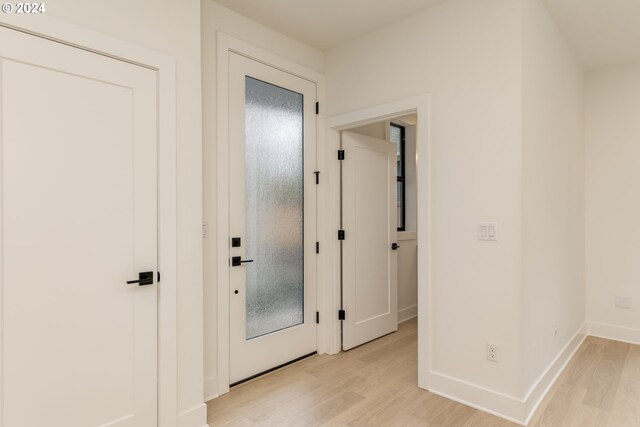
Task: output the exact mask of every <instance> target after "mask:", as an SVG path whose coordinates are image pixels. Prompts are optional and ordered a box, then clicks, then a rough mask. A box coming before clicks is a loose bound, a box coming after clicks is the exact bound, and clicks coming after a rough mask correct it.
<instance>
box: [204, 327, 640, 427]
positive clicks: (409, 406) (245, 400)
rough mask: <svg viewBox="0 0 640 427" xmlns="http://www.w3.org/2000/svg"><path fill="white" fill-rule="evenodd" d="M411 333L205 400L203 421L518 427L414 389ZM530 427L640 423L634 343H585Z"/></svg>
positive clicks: (638, 349) (639, 355)
mask: <svg viewBox="0 0 640 427" xmlns="http://www.w3.org/2000/svg"><path fill="white" fill-rule="evenodd" d="M416 328H417V324H416V321H415V319H414V320H411V321H408V322H405V323H403V324H402V325H400V329H399V330H398V332H396V333H394V334H390V335H387V336H385V337H383V338H380V339H378V340H376V341H373V342H370V343H368V344H365V345H363V346H360V347H358V348H355V349H353V350H350V351H348V352H343V353H340V354H338V355H335V356H328V355H322V356H313V357H311V358H308V359H305V360H302V361H300V362H297V363H295V364H293V365H291V366H288V367H285V368H283V369H280V370H278V371H275V372H272V373H270V374H267V375H264V376H262V377H259V378H257V379H255V380H252V381H250V382H247V383H244V384H242V385H239V386H237V387H234V388H233V389H232V390H231V392H230V393H228V394H226V395H224V396H221V397H219V398H218V399H215V400H212V401H211V402H209V403H208V419H209V425H210V426H212V427H213V426H238V427H243V426H258V425H259V426H390V427H401V426H402V427H404V426H439V427H449V426H451V427H507V426H508V427H511V426H515V425H516V424H513V423H510V422H508V421H505V420H503V419H500V418H497V417H495V416H492V415H489V414H486V413H484V412H481V411H478V410H475V409H473V408H470V407H468V406H465V405H462V404H459V403H457V402H453V401H451V400H448V399H445V398H443V397H440V396H437V395H435V394H432V393H429V392H427V391H424V390H421V389H418V387H417V380H416V379H417V342H416V341H417V333H416ZM530 426H533V427H550V426H553V427H559V426H567V427H571V426H576V427H600V426H602V427H640V346H633V345H630V344H624V343H619V342H614V341H608V340H604V339H600V338H592V337H589V338H587V340H586V341H585V342H584V344H583V345H582V347H581V348H580V349H579V350H578V353H577V354H576V356H575V358H574V359H573V361H572V362H571V363H570V364H569V366H568V367H567V369H566V370H565V372H564V373H563V375H562V376H561V378H560V379H559V380H558V383H557V384H556V385H555V386H554V388H553V389H552V390H551V392H550V393H549V395H548V396H547V398H546V399H545V401H544V402H543V403H542V405H541V407H540V409H539V411H538V413H537V414H536V415H535V417H534V419H533V420H532V422H531V423H530Z"/></svg>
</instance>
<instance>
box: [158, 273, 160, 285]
mask: <svg viewBox="0 0 640 427" xmlns="http://www.w3.org/2000/svg"><path fill="white" fill-rule="evenodd" d="M158 283H160V272H159V271H158Z"/></svg>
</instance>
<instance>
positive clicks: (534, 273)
mask: <svg viewBox="0 0 640 427" xmlns="http://www.w3.org/2000/svg"><path fill="white" fill-rule="evenodd" d="M523 5H524V10H523V17H524V20H523V23H524V26H523V67H522V70H523V121H522V135H523V138H522V159H523V162H522V194H523V196H522V206H523V207H522V215H523V236H522V238H523V255H522V257H523V285H524V299H523V301H524V308H523V319H524V341H523V345H524V346H523V351H524V366H525V371H524V375H525V377H524V386H525V390H528V389H529V388H530V387H531V386H533V385H534V383H535V382H536V380H538V378H539V377H540V376H541V375H542V374H543V373H544V372H545V370H546V369H547V367H548V366H549V365H550V363H551V362H552V361H553V360H554V359H555V358H556V356H558V354H559V353H560V352H561V351H562V349H563V348H564V347H565V346H566V345H567V343H568V342H569V341H570V340H571V338H572V337H573V336H574V335H575V334H576V332H577V331H578V330H579V329H580V328H581V327H582V326H583V325H584V321H585V313H584V312H585V310H584V305H585V292H584V268H585V265H584V117H583V72H582V68H581V66H580V64H578V62H577V61H576V59H575V58H574V56H573V54H572V53H571V51H570V50H569V48H568V46H567V44H566V42H565V40H564V39H563V37H562V35H561V34H560V32H559V30H558V29H557V27H556V25H555V23H554V22H553V21H552V19H551V17H550V16H549V14H548V13H547V11H546V9H545V8H544V6H543V5H542V3H541V2H539V1H525V2H523ZM556 322H557V332H556V330H555V329H556Z"/></svg>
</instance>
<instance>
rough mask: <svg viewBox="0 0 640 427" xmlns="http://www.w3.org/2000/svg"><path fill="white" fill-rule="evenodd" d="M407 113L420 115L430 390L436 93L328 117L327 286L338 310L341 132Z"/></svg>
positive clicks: (423, 373)
mask: <svg viewBox="0 0 640 427" xmlns="http://www.w3.org/2000/svg"><path fill="white" fill-rule="evenodd" d="M407 114H417V117H418V122H417V133H416V157H417V160H416V174H417V185H416V187H417V196H418V197H417V199H418V203H417V205H418V206H417V208H418V218H420V221H419V222H418V228H419V229H418V247H419V248H422V250H418V387H420V388H423V389H425V390H428V389H429V367H430V366H431V353H432V351H431V350H432V347H431V329H430V327H431V323H432V322H431V312H432V310H431V307H430V304H431V300H432V298H431V238H430V235H431V212H432V210H431V201H430V199H431V186H430V184H431V179H430V170H431V169H430V163H431V126H430V124H431V118H430V95H429V94H422V95H417V96H413V97H410V98H405V99H401V100H398V101H394V102H389V103H386V104H381V105H376V106H374V107H369V108H364V109H361V110H356V111H352V112H349V113H345V114H341V115H338V116H334V117H331V118H328V119H327V120H326V126H327V143H326V144H324V147H325V149H324V151H325V153H324V154H323V157H326V158H327V159H332V161H330V163H329V165H330V167H329V170H328V175H329V180H330V182H331V184H330V185H328V186H325V187H324V188H320V191H321V192H324V193H325V194H324V197H323V199H324V200H327V201H328V203H325V204H323V205H322V206H323V209H324V210H321V212H320V214H319V216H320V217H325V218H331V220H332V223H331V224H330V227H329V228H328V229H326V234H325V235H323V236H322V237H323V238H324V239H325V241H327V242H333V243H332V244H330V245H327V246H330V247H331V254H327V255H329V256H330V259H328V260H327V261H326V264H324V265H330V266H331V272H332V277H331V278H329V279H328V280H327V286H326V288H327V289H325V291H326V293H328V294H329V295H327V299H331V300H332V305H331V307H332V308H331V311H332V312H333V313H337V312H338V310H339V309H340V296H341V295H340V293H341V289H340V282H341V271H340V263H341V260H340V242H339V241H338V240H337V239H336V238H335V230H338V229H339V228H340V194H341V191H340V186H341V182H340V162H339V161H338V160H337V156H336V153H337V150H339V149H340V131H342V130H347V129H349V128H353V127H357V126H364V125H367V124H371V123H376V122H380V121H386V120H391V119H394V118H398V117H402V116H405V115H407ZM330 319H331V321H330V322H328V323H327V324H325V325H322V324H321V325H320V326H321V327H322V328H323V329H325V335H326V336H327V337H329V341H328V348H329V349H328V351H327V353H329V354H336V353H338V352H340V351H341V333H342V332H341V324H340V321H339V320H338V317H337V315H336V316H330Z"/></svg>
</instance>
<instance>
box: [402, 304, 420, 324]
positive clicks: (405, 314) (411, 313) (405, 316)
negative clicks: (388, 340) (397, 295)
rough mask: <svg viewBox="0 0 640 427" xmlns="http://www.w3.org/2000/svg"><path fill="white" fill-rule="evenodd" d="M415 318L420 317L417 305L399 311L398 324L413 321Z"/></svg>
mask: <svg viewBox="0 0 640 427" xmlns="http://www.w3.org/2000/svg"><path fill="white" fill-rule="evenodd" d="M414 317H418V305H417V304H416V305H413V306H411V307H407V308H403V309H402V310H398V324H400V323H402V322H406V321H407V320H411V319H413V318H414Z"/></svg>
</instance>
